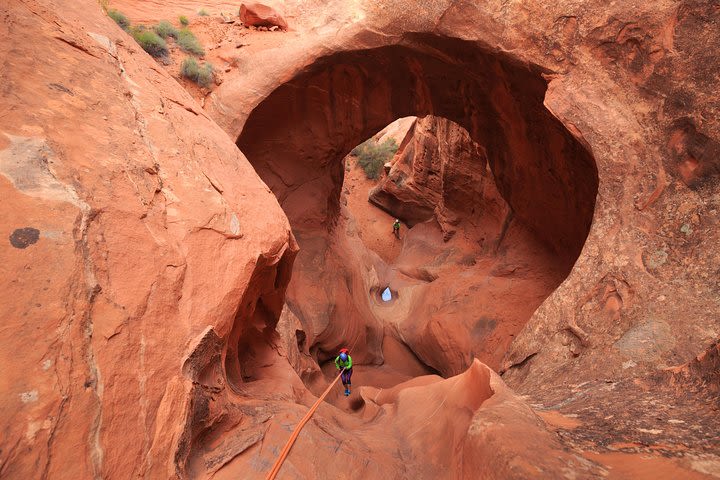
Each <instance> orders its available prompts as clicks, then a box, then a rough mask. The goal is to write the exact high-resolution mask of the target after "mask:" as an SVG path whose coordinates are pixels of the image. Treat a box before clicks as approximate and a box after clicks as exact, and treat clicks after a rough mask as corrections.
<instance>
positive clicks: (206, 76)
mask: <svg viewBox="0 0 720 480" xmlns="http://www.w3.org/2000/svg"><path fill="white" fill-rule="evenodd" d="M180 73H181V74H182V76H183V77H185V78H188V79H190V80H192V81H193V82H195V83H197V84H198V85H200V86H201V87H205V88H207V87H209V86H210V84H211V83H212V81H213V79H214V78H215V74H214V73H213V67H212V65H210V64H209V63H207V62H205V63H203V64H202V66H201V65H199V64H198V62H197V60H195V59H194V58H193V57H187V58H186V59H185V60H183V62H182V65H181V67H180Z"/></svg>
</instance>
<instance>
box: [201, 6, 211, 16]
mask: <svg viewBox="0 0 720 480" xmlns="http://www.w3.org/2000/svg"><path fill="white" fill-rule="evenodd" d="M198 15H199V16H201V17H207V16H208V15H210V14H209V13H208V12H207V10H205V9H204V8H201V9H200V10H198Z"/></svg>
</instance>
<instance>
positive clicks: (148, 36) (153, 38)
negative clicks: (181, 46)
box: [131, 27, 168, 57]
mask: <svg viewBox="0 0 720 480" xmlns="http://www.w3.org/2000/svg"><path fill="white" fill-rule="evenodd" d="M131 34H132V37H133V38H134V39H135V41H136V42H137V43H138V45H140V46H141V47H142V48H143V50H145V51H146V52H147V53H149V54H150V55H152V56H153V57H162V56H164V55H167V53H168V48H167V43H165V40H163V39H162V38H160V36H159V35H158V34H157V33H155V32H153V31H152V30H147V29H145V28H144V27H138V28H134V29H132V31H131Z"/></svg>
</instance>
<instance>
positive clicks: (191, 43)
mask: <svg viewBox="0 0 720 480" xmlns="http://www.w3.org/2000/svg"><path fill="white" fill-rule="evenodd" d="M177 44H178V46H179V47H180V48H182V49H183V50H185V51H186V52H188V53H194V54H195V55H205V50H204V49H203V47H202V45H201V44H200V41H199V40H198V39H197V37H196V36H195V35H194V34H193V33H192V32H191V31H190V30H189V29H187V28H183V29H182V30H180V31H179V32H178V36H177Z"/></svg>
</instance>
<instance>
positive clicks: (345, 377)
mask: <svg viewBox="0 0 720 480" xmlns="http://www.w3.org/2000/svg"><path fill="white" fill-rule="evenodd" d="M335 366H336V367H337V369H338V370H342V374H341V375H342V383H343V386H345V396H346V397H347V396H348V395H350V377H352V357H351V356H350V351H349V350H348V349H347V348H343V349H341V350H340V355H338V356H337V358H335Z"/></svg>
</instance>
